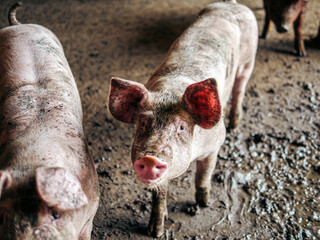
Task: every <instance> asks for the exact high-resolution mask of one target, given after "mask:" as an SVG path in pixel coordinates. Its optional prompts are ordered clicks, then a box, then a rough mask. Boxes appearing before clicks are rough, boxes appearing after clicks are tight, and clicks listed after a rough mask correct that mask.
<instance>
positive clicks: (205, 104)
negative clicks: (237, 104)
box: [183, 78, 221, 129]
mask: <svg viewBox="0 0 320 240" xmlns="http://www.w3.org/2000/svg"><path fill="white" fill-rule="evenodd" d="M183 101H184V103H185V106H186V108H187V111H188V112H189V113H190V114H191V116H192V117H193V118H194V120H195V123H196V124H198V125H199V126H200V127H202V128H205V129H210V128H212V127H213V126H215V125H216V124H217V123H218V122H219V120H220V118H221V105H220V100H219V94H218V86H217V82H216V80H215V79H213V78H209V79H207V80H205V81H202V82H199V83H195V84H192V85H190V86H188V87H187V89H186V91H185V92H184V95H183Z"/></svg>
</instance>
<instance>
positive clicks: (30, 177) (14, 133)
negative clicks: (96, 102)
mask: <svg viewBox="0 0 320 240" xmlns="http://www.w3.org/2000/svg"><path fill="white" fill-rule="evenodd" d="M19 5H20V4H16V5H14V6H13V7H12V9H11V10H10V12H9V22H10V24H11V25H13V26H10V27H7V28H4V29H2V30H0V84H1V88H0V149H1V151H0V239H6V240H7V239H19V240H22V239H28V240H32V239H37V240H40V239H42V240H44V239H45V240H72V239H73V240H76V239H77V240H78V239H81V240H85V239H86V240H88V239H90V238H91V230H92V221H93V217H94V215H95V213H96V210H97V208H98V202H99V189H98V178H97V173H96V171H95V168H94V164H93V160H92V157H91V155H90V153H89V151H88V147H87V144H86V141H85V137H84V133H83V129H82V109H81V102H80V98H79V93H78V90H77V86H76V83H75V81H74V78H73V75H72V73H71V70H70V67H69V65H68V62H67V60H66V58H65V56H64V53H63V49H62V46H61V43H60V42H59V40H58V39H57V37H56V36H55V35H54V34H53V33H52V32H51V31H49V30H48V29H46V28H44V27H42V26H39V25H35V24H19V22H18V21H17V20H16V17H15V12H16V8H17V7H18V6H19Z"/></svg>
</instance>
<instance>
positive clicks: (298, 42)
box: [293, 6, 307, 57]
mask: <svg viewBox="0 0 320 240" xmlns="http://www.w3.org/2000/svg"><path fill="white" fill-rule="evenodd" d="M305 8H306V7H305V6H304V9H303V10H302V12H301V13H300V15H299V16H298V18H297V19H296V21H295V22H294V23H293V25H294V36H295V37H294V49H295V50H296V51H297V55H298V56H300V57H305V56H307V53H306V50H305V48H304V43H303V38H302V25H303V20H304V17H305Z"/></svg>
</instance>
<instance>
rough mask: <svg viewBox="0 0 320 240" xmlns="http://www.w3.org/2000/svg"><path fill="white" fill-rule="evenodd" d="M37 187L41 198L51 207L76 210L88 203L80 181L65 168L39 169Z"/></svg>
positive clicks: (37, 171) (37, 170)
mask: <svg viewBox="0 0 320 240" xmlns="http://www.w3.org/2000/svg"><path fill="white" fill-rule="evenodd" d="M36 186H37V191H38V194H39V196H40V198H41V199H42V200H43V201H44V202H45V203H46V204H47V205H48V206H49V207H56V208H58V209H60V210H74V209H77V208H81V207H83V206H85V205H86V204H87V203H88V199H87V196H86V195H85V194H84V192H83V190H82V187H81V184H80V182H79V180H78V179H77V178H76V176H74V175H73V174H71V172H69V171H68V170H67V169H65V168H61V167H41V168H37V169H36Z"/></svg>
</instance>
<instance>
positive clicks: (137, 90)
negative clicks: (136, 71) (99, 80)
mask: <svg viewBox="0 0 320 240" xmlns="http://www.w3.org/2000/svg"><path fill="white" fill-rule="evenodd" d="M147 99H148V90H147V89H146V88H145V86H144V85H143V84H141V83H137V82H133V81H128V80H124V79H119V78H112V79H111V90H110V95H109V110H110V113H111V114H112V115H113V117H114V118H116V119H117V120H119V121H122V122H126V123H133V122H134V121H135V119H136V113H137V112H138V110H139V108H141V106H142V105H143V104H144V103H145V102H146V100H147Z"/></svg>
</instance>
